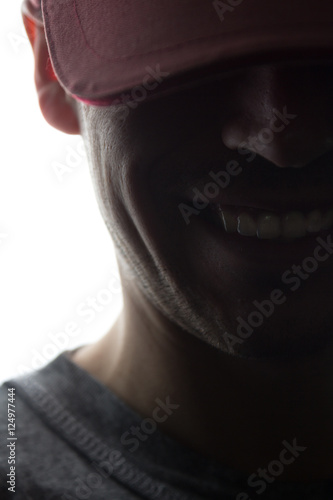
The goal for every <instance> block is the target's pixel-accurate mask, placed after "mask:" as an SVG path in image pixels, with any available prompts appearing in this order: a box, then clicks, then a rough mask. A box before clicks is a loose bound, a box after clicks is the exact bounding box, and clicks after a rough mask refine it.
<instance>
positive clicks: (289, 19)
mask: <svg viewBox="0 0 333 500" xmlns="http://www.w3.org/2000/svg"><path fill="white" fill-rule="evenodd" d="M22 11H23V12H24V13H25V14H27V15H28V16H31V17H34V18H35V19H39V21H40V22H43V24H44V28H45V34H46V40H47V44H48V49H49V54H50V59H51V62H52V66H53V69H54V72H55V74H56V77H57V79H58V80H59V82H60V83H61V85H62V86H63V87H64V88H65V89H66V90H67V92H68V93H70V94H71V95H72V96H73V97H75V98H77V99H79V100H81V101H84V102H88V103H90V104H95V105H112V104H119V102H124V101H127V100H132V101H133V100H134V101H142V100H144V99H147V98H152V97H156V96H159V95H162V94H165V93H170V92H173V91H175V90H178V89H181V88H186V87H188V86H192V85H193V84H198V83H200V82H204V81H207V80H210V79H212V78H216V77H217V76H218V75H220V74H225V73H226V72H227V71H230V70H231V71H232V70H234V69H238V68H240V67H243V66H244V65H251V64H261V63H265V62H279V61H285V60H290V59H307V60H308V59H313V60H314V61H317V60H318V59H322V58H325V59H332V58H333V26H332V22H333V2H332V0H319V1H318V2H316V3H315V2H313V1H312V0H311V1H307V0H285V1H283V0H223V1H220V0H215V1H211V0H25V2H24V4H23V6H22Z"/></svg>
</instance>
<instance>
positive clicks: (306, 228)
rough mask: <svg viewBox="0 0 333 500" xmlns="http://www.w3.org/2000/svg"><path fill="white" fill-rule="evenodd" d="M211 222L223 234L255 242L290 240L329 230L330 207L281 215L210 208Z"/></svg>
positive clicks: (227, 207)
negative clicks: (234, 234)
mask: <svg viewBox="0 0 333 500" xmlns="http://www.w3.org/2000/svg"><path fill="white" fill-rule="evenodd" d="M209 208H210V217H211V218H212V222H214V223H215V224H217V225H218V226H220V227H221V228H222V229H223V230H224V231H225V232H226V233H237V234H238V235H240V236H242V237H254V238H257V239H259V240H292V239H299V238H305V237H306V236H309V235H313V236H315V235H319V234H320V233H321V232H323V231H326V230H329V229H331V228H332V226H333V204H332V206H331V207H318V208H314V209H312V210H310V211H309V210H306V209H304V210H295V209H294V210H288V211H284V212H279V211H272V210H262V209H259V208H254V207H249V206H241V207H237V206H232V205H222V204H220V203H215V204H211V205H210V206H209Z"/></svg>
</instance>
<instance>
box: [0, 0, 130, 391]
mask: <svg viewBox="0 0 333 500" xmlns="http://www.w3.org/2000/svg"><path fill="white" fill-rule="evenodd" d="M0 37H1V42H0V61H1V79H0V95H1V122H0V123H1V136H0V137H1V157H0V158H1V160H0V357H1V358H0V382H2V381H3V380H5V379H8V378H10V377H13V376H16V375H18V374H20V373H23V372H24V371H28V370H32V369H33V368H37V367H38V366H42V365H45V364H46V363H47V362H48V361H50V360H51V359H53V358H54V357H55V356H56V355H57V354H59V353H60V352H61V351H63V350H65V349H72V348H74V347H76V346H78V345H83V344H86V343H88V342H93V341H95V340H97V339H98V338H99V337H101V336H102V335H103V334H104V333H106V331H107V330H108V328H109V327H110V326H111V325H112V323H113V322H114V320H115V318H116V317H117V315H118V313H119V311H120V310H121V307H122V297H121V292H120V286H119V276H118V270H117V265H116V260H115V254H114V248H113V244H112V240H111V237H110V235H109V233H108V231H107V229H106V227H105V225H104V222H103V219H102V217H101V215H100V213H99V210H98V206H97V202H96V200H95V194H94V191H93V187H92V181H91V179H90V175H89V170H88V166H87V162H86V158H85V153H84V151H83V142H82V139H81V137H80V136H69V135H66V134H63V133H61V132H58V131H57V130H55V129H53V128H52V127H51V126H50V125H48V124H47V122H46V121H45V120H44V118H43V116H42V114H41V111H40V109H39V104H38V100H37V95H36V92H35V87H34V77H33V74H34V60H33V55H32V49H31V47H30V44H29V42H28V39H27V36H26V34H25V31H24V26H23V21H22V17H21V1H20V0H11V1H10V2H7V3H6V7H5V8H4V9H3V10H2V15H1V16H0ZM63 167H65V169H66V172H65V173H63V174H62V175H60V174H59V171H60V169H61V168H63ZM67 170H68V171H67ZM57 173H58V174H57ZM105 289H108V290H109V291H107V292H105ZM102 290H104V291H102ZM89 297H95V298H96V299H97V301H96V304H97V306H96V307H97V308H98V309H99V311H98V312H97V311H95V312H94V310H93V308H92V306H89V305H88V304H87V303H86V301H87V300H88V298H89ZM78 307H81V311H82V312H84V311H87V309H90V310H91V313H90V314H89V315H88V313H87V314H86V315H85V316H83V315H80V314H79V312H78V311H79V310H78ZM72 322H74V323H76V325H77V329H74V330H73V331H72V332H71V334H70V328H68V323H72ZM66 327H67V333H66V331H65V329H66ZM73 334H75V335H73Z"/></svg>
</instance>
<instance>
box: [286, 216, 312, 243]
mask: <svg viewBox="0 0 333 500" xmlns="http://www.w3.org/2000/svg"><path fill="white" fill-rule="evenodd" d="M306 226H307V221H306V218H305V216H304V215H303V214H302V213H301V212H289V213H288V214H287V215H285V216H284V217H283V218H282V235H283V236H284V237H285V238H300V237H301V236H305V235H306Z"/></svg>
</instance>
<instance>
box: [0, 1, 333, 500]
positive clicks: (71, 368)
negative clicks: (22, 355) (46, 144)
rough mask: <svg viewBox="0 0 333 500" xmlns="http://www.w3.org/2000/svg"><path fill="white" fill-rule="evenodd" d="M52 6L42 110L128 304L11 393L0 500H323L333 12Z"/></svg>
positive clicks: (40, 70) (328, 457)
mask: <svg viewBox="0 0 333 500" xmlns="http://www.w3.org/2000/svg"><path fill="white" fill-rule="evenodd" d="M42 7H43V11H42V12H41V11H40V5H39V4H38V2H36V1H34V2H32V3H30V4H27V5H25V9H24V21H25V25H26V28H27V32H28V34H29V38H30V41H31V44H32V47H33V51H34V56H35V61H36V71H35V81H36V88H37V92H38V96H39V102H40V107H41V111H42V113H43V115H44V117H45V119H46V120H47V121H48V123H50V124H51V125H52V126H54V127H56V128H57V129H59V130H62V131H63V132H65V133H69V134H79V133H80V134H82V135H83V138H84V141H85V145H86V148H87V153H88V158H89V163H90V166H91V172H92V177H93V182H94V186H95V190H96V194H97V197H98V201H99V205H100V209H101V213H102V215H103V218H104V220H105V223H106V225H107V227H108V229H109V230H110V233H111V235H112V238H113V241H114V244H115V247H116V250H117V255H118V263H119V271H120V275H121V278H122V285H123V297H124V308H123V311H122V313H121V314H120V316H119V318H118V319H117V321H116V322H115V324H114V325H113V326H112V327H111V328H110V331H109V332H108V333H107V335H106V336H105V337H104V338H102V339H101V340H99V341H98V342H96V343H95V344H93V345H89V346H84V347H82V348H80V349H77V350H75V351H74V352H66V353H63V354H62V355H61V356H59V357H58V358H57V359H56V360H54V361H53V362H52V363H50V364H49V365H48V366H47V367H45V368H44V369H42V370H41V371H39V372H36V373H33V374H32V375H29V376H25V377H22V378H19V379H16V380H12V381H9V382H7V383H6V384H5V385H4V386H3V388H2V393H1V394H2V396H1V397H2V402H3V405H2V407H3V408H5V410H6V415H5V413H4V412H3V415H2V420H1V421H2V422H5V423H4V424H3V425H2V427H1V437H2V446H1V454H2V455H1V456H2V457H3V460H2V465H1V472H2V476H1V477H2V480H3V483H2V484H1V492H2V498H11V495H14V498H24V499H25V500H26V499H30V498H31V499H33V500H37V499H39V498H41V499H42V498H43V499H44V498H45V499H58V498H61V499H77V498H78V499H87V498H91V499H96V500H100V499H116V500H120V499H136V498H146V499H179V500H180V499H185V498H186V499H204V498H205V499H217V498H218V499H237V500H245V499H254V498H257V497H258V495H259V498H270V499H280V498H281V499H302V500H304V499H316V500H318V499H331V498H333V481H332V479H333V432H332V426H331V422H332V420H333V402H332V393H333V369H332V361H333V349H332V337H333V335H332V319H333V313H332V307H331V303H332V277H333V257H332V254H333V245H332V234H331V231H332V225H333V217H332V206H333V202H332V200H333V197H332V194H333V168H332V165H333V93H332V88H333V61H332V55H333V50H332V49H333V30H332V20H331V19H332V18H331V15H332V14H333V7H332V4H331V2H329V1H328V0H325V1H324V0H323V1H322V2H321V4H320V6H316V5H314V4H313V3H310V2H305V3H304V1H303V2H301V1H300V0H291V1H288V2H281V1H278V0H276V1H272V2H265V1H264V0H244V1H242V0H229V1H228V2H217V1H214V2H213V3H211V2H207V1H204V0H191V1H189V0H174V1H172V0H168V1H167V0H160V1H159V2H153V1H151V0H146V1H141V2H137V1H135V2H134V1H132V2H123V3H120V2H112V1H108V0H101V1H99V2H90V3H88V2H85V1H84V0H76V1H75V2H74V1H71V0H62V1H60V0H59V1H58V3H56V2H52V1H51V0H43V5H42ZM38 19H39V21H38ZM50 61H51V62H50ZM36 147H38V142H37V143H36ZM8 391H11V392H8ZM8 395H9V398H10V400H11V403H10V404H11V405H12V404H14V405H16V407H15V408H16V409H15V418H16V422H17V429H16V428H15V431H14V430H12V432H14V434H10V435H8V431H7V420H5V418H7V397H8ZM10 408H11V409H13V407H12V406H10ZM11 413H13V412H11ZM11 418H12V419H13V418H14V417H13V416H12V417H11ZM12 425H13V422H12ZM11 429H12V427H11ZM16 431H17V436H16ZM16 437H17V440H16V439H15V438H16ZM8 443H9V444H8ZM7 446H8V447H7ZM8 457H9V458H8ZM16 457H17V458H16ZM10 460H14V462H12V464H9V461H10ZM10 467H13V468H12V469H10ZM10 488H12V489H11V490H10ZM13 488H14V489H13ZM14 491H15V493H14ZM15 495H16V497H15Z"/></svg>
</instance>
